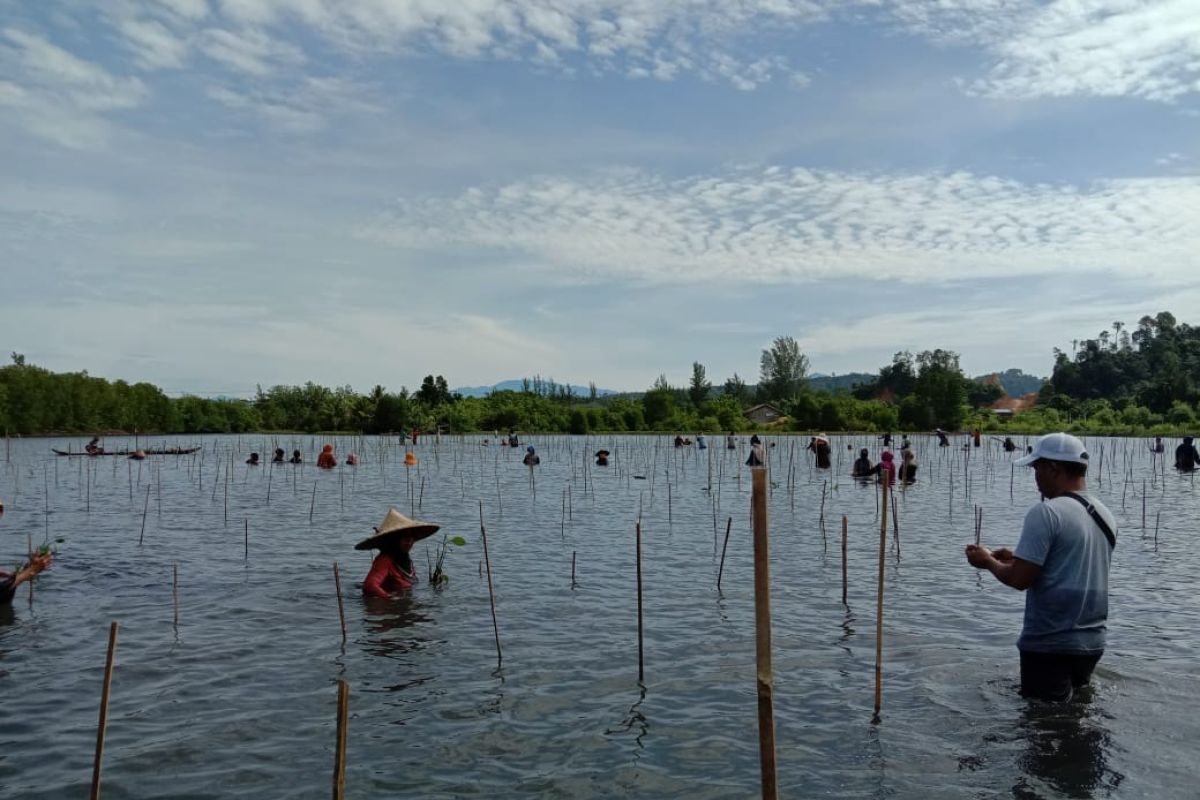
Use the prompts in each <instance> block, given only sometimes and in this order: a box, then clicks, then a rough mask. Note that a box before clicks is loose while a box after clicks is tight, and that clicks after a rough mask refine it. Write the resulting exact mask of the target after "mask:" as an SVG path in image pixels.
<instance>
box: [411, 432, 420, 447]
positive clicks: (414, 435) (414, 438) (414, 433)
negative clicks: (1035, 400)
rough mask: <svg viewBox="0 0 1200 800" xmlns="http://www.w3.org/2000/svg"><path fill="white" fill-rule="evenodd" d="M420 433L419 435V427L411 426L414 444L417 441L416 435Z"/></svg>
mask: <svg viewBox="0 0 1200 800" xmlns="http://www.w3.org/2000/svg"><path fill="white" fill-rule="evenodd" d="M420 435H421V429H420V428H413V432H412V443H413V444H416V443H417V437H418V436H420Z"/></svg>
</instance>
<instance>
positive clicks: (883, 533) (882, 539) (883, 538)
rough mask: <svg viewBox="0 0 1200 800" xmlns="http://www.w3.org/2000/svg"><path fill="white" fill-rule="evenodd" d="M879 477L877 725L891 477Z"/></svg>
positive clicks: (883, 472) (883, 474)
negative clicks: (880, 506)
mask: <svg viewBox="0 0 1200 800" xmlns="http://www.w3.org/2000/svg"><path fill="white" fill-rule="evenodd" d="M879 477H880V479H881V481H882V483H881V484H880V486H881V487H882V489H883V501H882V502H883V518H882V519H881V520H880V524H879V593H878V598H877V600H876V604H875V717H874V719H873V720H872V721H873V722H875V723H878V722H879V721H880V720H879V710H880V708H882V707H883V560H884V557H885V556H886V555H887V507H888V494H889V491H888V490H889V484H890V483H891V480H890V478H891V476H890V475H889V474H888V472H887V470H880V472H879Z"/></svg>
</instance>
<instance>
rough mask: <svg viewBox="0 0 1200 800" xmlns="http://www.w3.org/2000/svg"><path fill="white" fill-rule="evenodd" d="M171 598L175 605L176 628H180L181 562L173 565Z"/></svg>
mask: <svg viewBox="0 0 1200 800" xmlns="http://www.w3.org/2000/svg"><path fill="white" fill-rule="evenodd" d="M171 600H172V602H173V603H174V605H175V628H176V630H178V628H179V562H178V561H176V562H175V563H174V564H172V565H171Z"/></svg>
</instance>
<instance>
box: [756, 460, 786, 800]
mask: <svg viewBox="0 0 1200 800" xmlns="http://www.w3.org/2000/svg"><path fill="white" fill-rule="evenodd" d="M750 475H751V500H750V504H751V509H752V510H753V518H754V629H755V637H754V638H755V656H756V658H755V661H756V664H757V678H758V755H759V763H760V765H761V769H762V796H763V798H764V800H775V798H778V797H779V788H778V786H777V784H776V775H775V708H774V692H775V689H774V683H775V677H774V673H773V671H772V668H771V573H770V558H771V554H770V548H769V545H768V540H767V470H766V468H765V467H756V468H754V469H752V470H750Z"/></svg>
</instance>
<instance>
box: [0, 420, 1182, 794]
mask: <svg viewBox="0 0 1200 800" xmlns="http://www.w3.org/2000/svg"><path fill="white" fill-rule="evenodd" d="M481 438H482V437H472V438H467V439H457V438H455V439H448V438H443V439H442V441H441V442H440V443H436V444H435V443H434V442H433V441H432V440H425V439H423V440H422V441H421V443H420V445H419V446H418V447H417V448H416V452H417V455H418V457H419V458H420V465H419V467H416V468H412V469H406V468H405V467H404V465H403V452H404V451H403V449H402V448H400V447H398V446H397V445H396V444H395V442H394V441H391V442H388V441H381V440H378V439H368V440H366V441H365V442H363V441H358V442H354V441H352V440H350V439H346V440H335V442H336V443H337V449H338V452H339V454H344V453H346V452H347V451H348V450H349V449H351V448H353V449H356V450H358V452H359V453H360V455H361V456H362V463H361V465H360V466H358V467H357V468H340V469H338V470H336V471H332V472H321V471H318V470H316V469H314V468H313V467H312V465H311V462H312V461H313V460H315V455H316V450H317V449H318V448H319V445H320V444H321V443H322V442H321V441H319V440H314V439H311V438H309V437H303V438H299V437H297V438H282V439H279V440H278V446H280V447H284V448H285V449H286V450H287V451H288V452H290V451H291V450H292V449H293V447H299V448H301V449H303V450H304V451H305V452H306V454H307V458H308V460H309V462H310V463H309V464H308V465H305V466H303V467H300V468H294V467H292V466H290V465H288V466H285V467H282V468H280V467H276V468H274V469H272V468H271V467H270V466H263V467H256V468H251V467H247V466H246V465H245V464H244V463H242V462H243V461H244V460H245V458H246V457H247V456H248V454H249V452H250V451H251V450H257V451H259V452H260V453H264V454H269V453H270V451H271V450H272V449H273V448H274V446H275V445H276V442H275V441H274V440H267V439H264V438H262V437H254V438H250V437H246V438H242V439H240V440H239V439H238V438H236V437H205V438H201V439H195V440H183V439H178V440H171V439H167V440H165V441H166V443H167V444H202V445H203V447H204V450H203V452H202V454H197V455H196V456H194V457H193V456H186V457H162V458H152V459H150V460H147V461H145V462H142V463H141V465H140V466H139V465H137V464H131V463H130V462H128V461H126V460H125V459H122V458H115V459H114V458H99V459H79V458H55V457H53V456H52V455H51V454H50V447H51V446H52V445H53V446H59V447H65V446H66V444H67V442H66V440H62V441H52V440H25V441H17V440H14V441H13V442H12V444H11V452H10V454H9V456H8V458H9V460H8V461H6V462H5V463H4V464H3V469H2V470H0V498H3V500H4V501H5V502H6V504H7V505H8V512H7V513H6V514H5V515H4V516H3V517H2V518H0V563H6V564H11V563H12V562H15V561H16V560H18V559H19V558H20V557H21V556H22V554H23V553H24V551H25V548H26V542H27V535H28V534H32V535H33V538H34V542H35V544H38V543H41V542H42V541H43V540H46V539H47V537H48V538H49V539H50V540H51V541H53V540H56V539H59V538H61V539H62V540H63V541H62V542H61V543H60V544H58V548H59V555H58V557H57V559H56V561H55V564H54V567H53V568H52V569H51V571H50V572H48V573H46V574H45V575H44V576H43V577H42V578H41V579H39V581H38V582H37V584H36V586H35V590H34V596H33V600H32V604H31V603H30V601H29V598H28V595H27V593H26V590H25V587H21V589H20V591H19V593H18V596H17V600H16V601H15V603H14V605H13V607H12V609H11V611H5V612H0V613H2V616H0V697H2V698H3V702H0V797H3V798H64V797H84V796H86V794H87V788H88V785H89V781H90V777H91V764H92V753H93V748H94V745H95V732H96V721H97V713H98V707H99V696H100V687H101V680H102V675H103V668H104V655H105V647H106V645H107V633H108V626H109V623H110V622H111V621H113V620H116V621H119V622H120V623H121V632H120V641H119V646H118V652H117V667H116V672H115V677H114V680H113V689H112V700H111V705H110V709H109V726H108V737H107V745H106V753H105V762H104V781H103V788H104V797H105V798H150V797H189V798H207V797H212V798H218V797H219V798H229V797H247V798H251V797H252V798H264V797H289V798H292V797H324V796H327V795H328V793H329V787H330V776H331V773H332V766H333V745H334V738H335V724H336V721H335V712H336V705H337V698H336V683H337V681H338V679H345V680H346V681H347V682H348V683H349V685H350V692H351V694H350V708H351V719H350V726H349V743H348V760H349V766H348V769H347V794H348V796H349V797H356V798H368V797H395V796H407V797H423V798H450V797H494V796H501V797H640V798H666V797H687V798H689V799H690V800H696V799H698V798H725V797H751V796H755V795H756V794H757V792H758V780H759V767H758V744H757V716H756V705H755V680H754V675H755V671H754V670H755V664H754V652H755V650H754V610H753V574H752V558H751V556H752V553H751V537H750V527H749V506H750V494H749V491H750V481H749V471H748V470H747V469H746V468H745V467H743V466H741V463H742V462H743V461H744V459H745V454H744V452H743V451H742V450H739V451H737V452H735V453H729V452H727V451H726V450H724V449H723V448H722V449H711V450H708V451H698V450H696V448H694V447H692V448H685V449H683V450H680V451H676V450H675V449H674V448H671V447H670V441H669V439H668V438H667V437H653V438H652V437H608V438H601V437H591V438H584V437H576V438H570V437H531V439H530V441H531V442H532V443H533V444H535V445H537V446H538V448H539V452H540V454H541V457H542V464H541V466H540V467H538V468H537V469H536V470H535V471H534V476H533V477H534V481H535V483H531V478H530V472H529V470H528V469H527V468H525V467H523V466H522V465H521V463H520V459H521V456H522V455H523V448H521V449H519V450H513V449H509V448H499V447H495V446H490V447H483V446H480V444H479V442H480V440H481ZM774 441H775V442H777V443H778V446H776V447H774V449H773V450H772V472H771V479H772V481H773V482H774V489H773V492H772V496H771V500H770V526H771V550H772V565H771V569H772V574H771V580H772V598H771V599H772V607H773V608H772V610H773V615H774V664H775V714H776V726H777V733H776V736H777V747H778V763H779V778H780V784H781V793H782V794H783V795H784V796H788V797H813V796H819V797H833V798H860V797H870V798H883V797H896V798H906V797H919V798H991V797H1019V798H1035V797H1044V798H1057V797H1070V798H1091V797H1119V798H1126V797H1128V798H1133V797H1148V798H1196V797H1200V782H1198V781H1197V777H1198V775H1197V773H1198V772H1200V770H1198V769H1197V766H1196V752H1197V750H1196V747H1197V745H1196V742H1197V741H1200V714H1198V713H1197V712H1200V699H1197V698H1200V670H1198V669H1197V656H1198V655H1200V633H1197V629H1198V628H1200V600H1198V599H1197V597H1196V592H1195V587H1196V578H1195V576H1196V574H1197V571H1198V570H1200V555H1198V550H1197V548H1196V547H1195V546H1194V544H1193V539H1192V536H1193V535H1194V531H1195V528H1196V523H1195V518H1196V513H1197V510H1198V509H1200V501H1198V495H1197V489H1196V487H1195V485H1194V483H1193V481H1192V480H1191V479H1190V478H1181V477H1179V476H1176V475H1174V474H1171V473H1170V472H1169V471H1168V474H1167V475H1166V476H1165V479H1164V478H1162V477H1152V463H1151V457H1150V455H1149V453H1148V451H1147V448H1146V445H1145V441H1144V440H1111V439H1109V440H1099V439H1097V440H1093V441H1091V442H1089V448H1090V449H1091V450H1092V452H1093V453H1099V452H1100V451H1101V449H1103V451H1104V463H1103V468H1102V470H1101V472H1102V475H1103V485H1102V486H1100V485H1098V483H1097V480H1096V476H1094V475H1093V476H1092V477H1091V478H1090V483H1091V487H1092V489H1093V490H1095V491H1098V492H1099V494H1100V495H1101V497H1102V498H1103V499H1104V501H1105V502H1106V503H1107V504H1108V505H1109V507H1110V508H1111V509H1112V510H1113V512H1114V513H1115V514H1116V516H1117V519H1118V522H1119V523H1120V530H1119V537H1120V543H1119V545H1118V550H1117V553H1116V556H1115V559H1114V562H1113V569H1112V577H1111V584H1112V596H1111V608H1112V616H1111V619H1110V625H1109V650H1108V652H1107V654H1106V655H1105V657H1104V659H1103V661H1102V662H1101V663H1100V666H1099V668H1098V670H1097V673H1096V677H1095V682H1094V688H1093V689H1092V690H1091V691H1090V692H1088V693H1087V696H1086V697H1084V698H1082V699H1080V700H1077V701H1076V702H1073V703H1072V704H1069V705H1068V706H1065V707H1062V708H1054V707H1048V706H1041V705H1039V704H1030V703H1026V702H1025V701H1023V700H1021V699H1020V698H1019V697H1018V696H1017V692H1016V684H1017V653H1016V649H1015V647H1014V644H1013V643H1014V641H1015V639H1016V636H1017V633H1018V631H1019V628H1020V623H1021V609H1022V603H1023V597H1022V596H1021V595H1020V594H1019V593H1018V592H1015V591H1013V590H1011V589H1008V588H1006V587H1004V586H1001V585H1000V584H998V583H997V582H996V581H995V580H994V579H992V578H991V576H989V575H980V574H977V573H976V571H975V570H973V569H971V568H970V567H969V566H967V564H966V563H965V560H964V557H963V553H962V548H963V545H964V544H965V543H967V542H969V541H971V540H973V538H974V508H975V506H977V505H978V506H982V507H983V509H984V512H983V514H984V516H983V539H984V542H985V543H987V544H990V545H993V546H999V545H1002V544H1005V545H1013V544H1015V542H1016V538H1017V533H1018V531H1019V526H1020V521H1021V519H1022V516H1023V514H1024V511H1025V509H1026V508H1027V507H1028V506H1029V505H1030V504H1031V503H1033V502H1036V500H1037V494H1036V490H1035V488H1034V485H1033V479H1032V474H1031V473H1030V472H1029V471H1028V470H1017V471H1016V472H1015V479H1014V480H1013V482H1012V486H1011V497H1010V477H1011V476H1012V471H1011V470H1010V467H1009V463H1008V457H1007V455H1006V454H1004V453H1003V452H1002V451H1000V449H999V448H998V446H997V443H996V442H995V441H991V442H990V443H989V444H988V446H986V447H984V448H980V449H978V450H975V449H971V450H970V451H966V452H965V453H964V451H963V450H961V449H959V448H958V447H957V446H956V447H952V448H944V449H939V448H937V447H936V446H934V444H935V441H934V440H932V439H929V438H926V437H915V438H914V444H915V445H916V446H917V448H918V459H919V462H920V464H921V468H920V481H919V482H918V483H917V484H915V485H914V486H912V487H910V488H908V489H907V490H906V491H904V492H897V497H898V500H899V525H900V548H899V552H898V553H897V551H896V548H895V543H894V537H893V536H892V535H891V531H890V530H889V541H888V558H887V566H886V584H887V588H886V604H887V605H886V610H885V623H886V636H885V655H884V700H883V704H884V708H883V718H882V722H881V724H879V725H873V724H872V723H871V708H872V701H873V680H874V677H873V676H874V647H875V638H874V634H875V624H876V616H875V602H876V576H877V569H878V560H877V559H878V552H879V519H878V512H877V502H878V501H877V492H876V491H875V488H874V487H873V486H863V485H860V484H858V483H856V482H855V481H853V480H851V479H849V478H847V477H845V475H846V473H848V471H849V464H850V461H851V452H850V451H849V450H847V446H848V445H850V446H852V447H853V448H854V449H855V450H857V448H858V447H859V446H861V445H867V444H870V445H871V446H872V455H873V456H874V457H877V454H878V446H877V443H875V442H871V441H870V440H868V439H867V438H865V437H844V438H842V437H834V451H835V458H837V461H836V462H835V463H836V464H837V467H836V468H835V469H833V470H830V471H824V472H822V471H818V470H815V469H813V468H812V466H811V464H810V462H809V460H807V459H806V458H804V457H802V453H803V451H802V450H801V449H800V446H801V445H802V444H803V441H800V442H799V444H797V445H796V446H795V447H794V450H793V442H794V441H797V440H793V439H789V438H777V439H774ZM713 443H714V444H718V445H719V444H723V440H722V441H720V442H713ZM71 444H72V446H73V447H75V448H76V449H78V447H79V446H80V445H81V444H82V441H81V440H75V441H73V442H72V443H71ZM121 444H123V442H121V441H117V440H110V441H109V442H107V445H108V446H109V447H110V448H114V449H115V448H116V447H118V446H120V445H121ZM601 446H605V447H607V449H609V450H612V451H613V452H614V453H615V456H616V457H615V460H614V461H613V462H611V465H610V466H609V467H607V468H598V467H595V466H590V467H588V468H587V471H586V472H585V468H584V464H585V462H589V461H590V459H589V458H588V457H587V456H588V454H590V453H592V452H594V451H595V450H597V449H599V448H600V447H601ZM743 446H744V445H743ZM231 453H232V454H233V461H232V464H233V466H232V470H229V469H228V467H229V465H230V463H231V459H230V455H231ZM793 453H794V455H793ZM710 456H711V461H710ZM967 456H969V457H967ZM789 462H790V463H791V464H792V466H791V469H790V470H789ZM710 463H711V473H710ZM139 470H140V475H139ZM218 473H220V474H219V475H218ZM227 473H228V474H227ZM710 474H711V478H710ZM789 474H790V475H791V476H792V477H791V478H790V479H789ZM739 475H740V480H739ZM635 476H644V479H639V478H637V477H635ZM227 478H228V499H227V500H226V479H227ZM951 481H953V483H951ZM1143 481H1145V484H1144V487H1145V497H1143ZM710 483H711V491H710V490H709V487H710ZM668 485H669V489H668ZM793 486H794V488H793ZM147 487H150V488H149V493H148V490H147ZM314 487H315V495H314ZM268 491H269V492H270V502H269V504H268V502H267V497H268ZM568 492H569V496H568V494H567V493H568ZM668 496H669V498H670V507H669V508H668ZM823 496H824V516H825V525H824V528H825V536H824V537H823V535H822V525H821V522H820V515H821V510H820V509H821V506H822V497H823ZM147 498H149V499H148V500H147ZM481 500H482V503H483V514H484V521H485V523H486V525H487V530H488V546H489V550H490V555H491V559H492V568H493V577H494V583H495V590H496V604H497V616H498V619H499V627H500V639H501V645H502V647H503V654H504V658H503V664H502V666H498V665H497V657H496V649H495V639H494V635H493V631H492V622H491V613H490V609H489V603H488V589H487V580H486V577H485V575H484V573H483V569H482V559H483V551H482V546H481V541H480V536H479V501H481ZM564 501H566V502H567V503H569V519H566V520H565V521H564V511H563V507H564ZM1143 501H1144V503H1145V508H1146V527H1145V529H1144V530H1143V528H1142V519H1143V517H1142V513H1143V512H1142V509H1143ZM714 502H716V504H717V505H716V508H715V509H714ZM418 503H419V507H417V508H415V511H416V516H418V517H420V518H423V519H430V520H434V521H437V522H440V523H441V524H442V526H443V528H442V530H443V531H444V532H446V533H448V534H449V535H451V536H454V535H461V536H463V537H464V538H465V539H466V540H467V544H466V546H465V547H461V548H457V547H452V548H451V550H452V552H450V554H449V555H448V556H447V559H446V569H447V572H448V574H449V576H450V581H449V583H448V584H446V585H445V587H443V588H441V589H438V590H434V589H432V588H431V587H430V586H429V585H428V583H427V582H425V583H422V584H421V585H420V586H418V588H417V589H416V590H415V591H414V592H413V593H412V596H411V597H408V598H405V599H400V600H393V601H382V602H380V601H369V602H368V601H364V600H363V598H362V597H361V595H360V593H359V590H358V582H359V581H360V580H361V579H362V577H363V576H364V575H365V574H366V572H367V569H368V567H369V565H370V557H369V555H368V554H365V553H360V552H356V551H354V550H353V545H354V543H355V542H356V541H358V540H360V539H362V538H365V536H366V535H368V534H369V533H370V529H371V526H372V525H375V524H377V523H378V522H379V521H380V520H381V519H382V518H383V516H384V513H385V512H386V510H387V507H388V506H389V505H395V506H397V507H398V508H400V509H401V510H402V511H404V512H405V513H410V511H411V510H413V508H414V507H415V506H417V504H418ZM47 509H48V511H47ZM89 509H90V510H89ZM143 509H147V511H146V514H145V538H144V544H142V545H141V546H139V545H138V538H139V534H140V532H141V529H142V525H143ZM226 509H228V510H226ZM639 509H640V513H641V516H642V529H643V560H644V567H643V574H644V581H645V668H646V678H645V683H644V685H639V682H638V673H637V611H636V608H637V605H636V572H635V547H634V542H635V535H634V526H635V523H636V521H637V519H638V515H639ZM310 510H311V521H310ZM843 515H845V516H846V517H847V518H848V524H849V604H848V606H843V605H842V603H841V560H840V558H841V557H840V535H841V531H840V528H841V518H842V516H843ZM731 517H732V520H733V522H732V533H731V536H730V540H729V548H728V555H727V557H726V562H725V568H724V576H723V579H722V589H723V591H722V592H721V593H718V592H717V589H716V582H717V572H718V567H719V561H720V549H721V540H722V539H723V537H724V532H725V525H726V520H727V519H729V518H731ZM247 526H248V531H249V535H248V540H249V556H248V558H247V556H246V554H245V552H246V551H245V536H246V530H247ZM1156 526H1157V529H1158V530H1157V533H1158V535H1157V541H1156V540H1155V537H1154V528H1155V527H1156ZM438 539H440V534H439V536H438V537H435V538H434V539H429V540H427V542H428V543H429V549H430V551H432V549H433V546H434V544H435V543H436V541H437V540H438ZM573 554H574V555H575V558H576V584H575V586H572V583H571V560H572V555H573ZM414 556H416V560H417V562H418V570H420V571H421V572H422V573H424V571H425V570H426V564H427V560H428V559H427V556H426V552H425V547H424V543H422V544H419V545H418V546H417V548H416V549H415V550H414ZM335 560H336V561H338V562H339V563H340V566H341V573H342V582H343V587H342V588H343V594H344V595H345V608H346V618H347V619H346V622H347V627H348V638H347V640H346V641H345V643H343V642H342V639H341V633H340V628H339V623H338V613H337V601H336V598H335V592H334V584H333V575H332V564H333V562H334V561H335ZM175 564H177V565H178V569H179V625H178V627H175V626H174V624H173V606H172V577H171V576H172V566H173V565H175Z"/></svg>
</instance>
